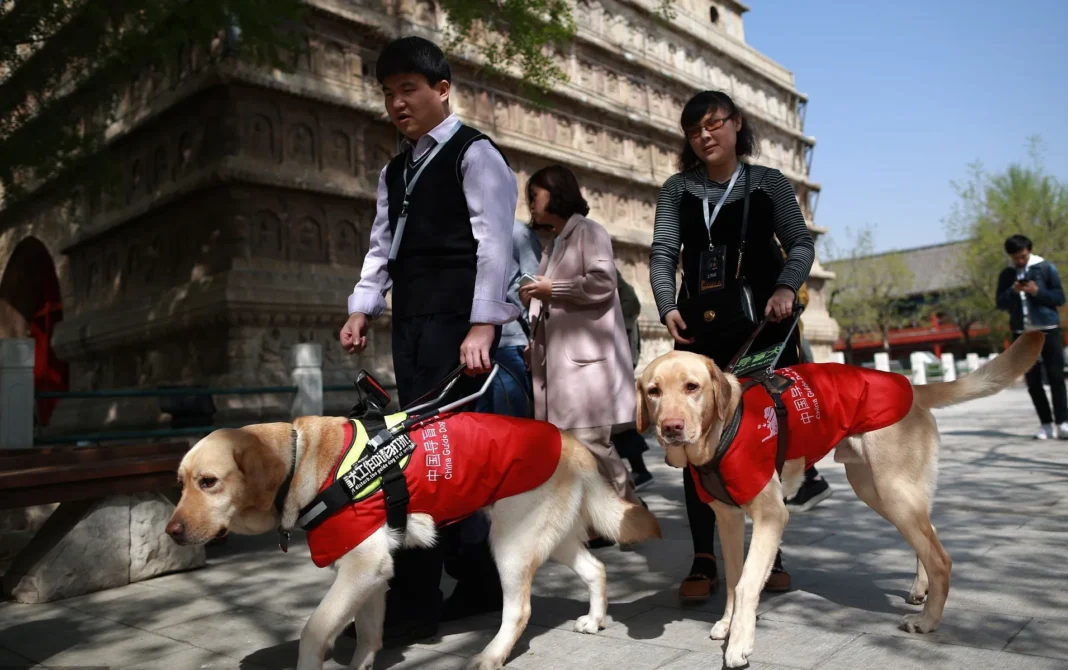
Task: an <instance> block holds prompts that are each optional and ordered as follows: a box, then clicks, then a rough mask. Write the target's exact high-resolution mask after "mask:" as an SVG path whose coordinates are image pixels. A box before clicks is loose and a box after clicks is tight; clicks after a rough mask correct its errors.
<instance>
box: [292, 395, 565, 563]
mask: <svg viewBox="0 0 1068 670" xmlns="http://www.w3.org/2000/svg"><path fill="white" fill-rule="evenodd" d="M404 418H405V416H404V415H403V414H395V415H392V416H389V417H386V424H387V425H389V426H393V425H394V424H396V423H399V422H400V421H402V420H403V419H404ZM411 438H412V441H413V442H415V451H413V452H412V453H411V455H410V456H408V457H406V458H404V459H403V460H401V462H400V467H401V469H402V470H403V471H404V479H405V481H406V483H407V485H408V491H409V494H410V495H411V500H410V502H409V503H408V513H409V514H415V513H424V514H429V515H430V516H431V517H433V518H434V521H435V522H436V523H438V524H439V525H444V524H448V523H452V522H455V521H459V520H461V519H463V518H464V517H466V516H469V515H471V514H473V513H475V512H477V511H478V510H479V509H481V508H483V507H485V506H486V505H489V504H491V503H494V502H496V501H498V500H500V499H501V498H507V497H509V496H514V495H517V494H519V493H523V492H525V491H530V490H532V489H535V488H537V487H539V486H541V485H542V484H544V483H545V482H546V481H547V480H548V479H549V477H551V476H552V474H553V472H555V471H556V466H557V464H558V463H559V461H560V431H559V430H557V429H556V428H555V427H554V426H553V425H552V424H550V423H546V422H544V421H535V420H533V419H518V418H514V417H507V416H499V415H496V414H478V413H474V412H461V413H458V414H451V415H446V416H445V417H438V418H436V419H434V420H433V421H430V422H427V423H425V424H423V425H421V426H417V427H415V428H413V429H412V432H411ZM367 440H368V437H367V431H366V430H365V429H364V427H363V424H361V423H360V422H358V421H349V423H348V424H347V425H346V427H345V444H346V448H345V450H344V451H343V452H342V454H341V457H340V458H339V459H338V461H337V463H336V464H335V465H334V467H333V468H332V469H331V471H330V476H329V477H328V478H327V480H326V481H325V482H323V485H322V487H321V488H320V491H322V490H325V489H326V488H327V487H329V486H330V485H331V484H333V483H334V482H335V481H336V480H337V479H339V478H341V477H342V476H344V475H345V473H347V472H348V471H349V469H350V468H351V467H352V465H353V464H354V463H355V462H356V461H357V459H359V457H360V454H362V453H363V449H364V447H365V446H366V444H367ZM385 523H386V502H385V494H384V493H383V492H382V490H381V480H380V479H379V480H375V481H374V482H372V483H371V484H370V485H368V486H367V488H365V489H363V490H362V491H360V492H358V493H357V494H356V496H355V498H354V499H353V504H351V505H348V506H346V507H344V508H343V509H342V510H341V511H339V512H337V513H336V514H334V515H333V516H331V517H330V518H328V519H327V520H326V521H324V522H323V523H322V524H320V525H319V526H317V527H316V528H314V529H312V530H311V531H309V532H308V546H309V547H310V549H311V555H312V561H314V563H315V565H317V566H318V567H320V568H322V567H325V566H327V565H330V564H331V563H333V562H334V561H336V560H337V559H339V558H341V557H342V556H344V555H345V554H346V553H347V552H348V551H350V550H351V549H352V548H353V547H355V546H356V545H358V544H360V543H361V542H363V541H364V540H366V539H367V538H368V537H370V535H371V534H372V533H374V532H375V531H376V530H378V529H379V528H381V527H382V526H383V525H384V524H385Z"/></svg>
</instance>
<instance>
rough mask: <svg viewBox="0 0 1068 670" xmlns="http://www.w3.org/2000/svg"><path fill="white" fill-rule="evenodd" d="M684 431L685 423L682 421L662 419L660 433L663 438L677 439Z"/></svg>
mask: <svg viewBox="0 0 1068 670" xmlns="http://www.w3.org/2000/svg"><path fill="white" fill-rule="evenodd" d="M684 430H686V423H685V422H684V421H683V420H682V419H664V420H663V421H662V422H661V423H660V432H661V433H663V434H664V437H677V436H679V435H682V431H684Z"/></svg>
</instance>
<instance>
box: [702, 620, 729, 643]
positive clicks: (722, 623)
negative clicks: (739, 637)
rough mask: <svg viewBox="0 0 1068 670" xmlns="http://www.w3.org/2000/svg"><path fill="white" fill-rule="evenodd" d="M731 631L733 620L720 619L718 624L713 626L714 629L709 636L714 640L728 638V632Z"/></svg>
mask: <svg viewBox="0 0 1068 670" xmlns="http://www.w3.org/2000/svg"><path fill="white" fill-rule="evenodd" d="M730 632H731V620H730V619H720V620H719V621H717V622H716V625H714V626H712V630H711V631H710V632H709V633H708V637H710V638H712V639H713V640H726V639H727V636H728V634H729V633H730Z"/></svg>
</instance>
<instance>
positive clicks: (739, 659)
mask: <svg viewBox="0 0 1068 670" xmlns="http://www.w3.org/2000/svg"><path fill="white" fill-rule="evenodd" d="M752 655H753V650H752V649H748V650H747V649H743V648H742V645H740V644H728V645H727V651H726V652H724V654H723V666H724V667H726V668H745V667H748V666H749V657H750V656H752Z"/></svg>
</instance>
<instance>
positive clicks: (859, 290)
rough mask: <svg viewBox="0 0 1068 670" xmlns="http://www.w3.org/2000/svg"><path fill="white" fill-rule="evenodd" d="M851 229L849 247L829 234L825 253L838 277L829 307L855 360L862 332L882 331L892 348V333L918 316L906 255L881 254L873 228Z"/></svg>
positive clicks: (886, 347) (884, 343)
mask: <svg viewBox="0 0 1068 670" xmlns="http://www.w3.org/2000/svg"><path fill="white" fill-rule="evenodd" d="M845 233H846V236H847V238H848V239H849V244H848V246H846V247H844V248H841V247H837V246H835V245H834V243H833V241H831V240H830V239H829V238H828V241H827V242H826V243H825V246H824V250H823V253H822V254H821V255H822V256H823V257H824V258H827V259H829V260H828V261H827V262H826V263H825V265H826V266H827V267H828V268H830V269H831V270H833V271H834V272H835V274H836V275H837V278H836V279H835V281H834V283H833V284H832V287H833V288H832V291H831V295H830V300H829V301H828V305H827V310H828V311H829V312H830V314H831V316H832V317H833V318H834V319H835V320H836V321H837V322H838V326H839V328H840V329H841V330H840V332H841V336H842V338H843V339H844V340H845V344H846V356H847V358H848V359H849V361H850V362H851V361H852V358H853V340H854V338H855V337H856V336H857V335H862V334H867V333H879V335H880V337H881V339H882V348H883V350H884V351H888V350H889V349H890V341H889V337H890V331H891V330H892V329H893V328H895V327H897V326H899V325H901V324H902V323H903V322H904V321H906V320H909V319H910V318H914V316H915V314H914V313H912V310H910V309H909V308H907V307H906V305H905V304H904V300H903V299H904V297H905V296H906V295H907V294H908V291H909V289H911V288H912V285H913V282H914V281H915V276H914V275H913V273H912V270H910V269H909V267H908V265H906V264H905V261H904V259H903V258H902V257H901V254H899V253H888V254H875V252H874V231H873V229H872V227H871V226H865V227H862V228H861V229H860V230H858V231H856V232H855V233H854V232H852V231H851V230H849V229H846V231H845Z"/></svg>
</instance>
